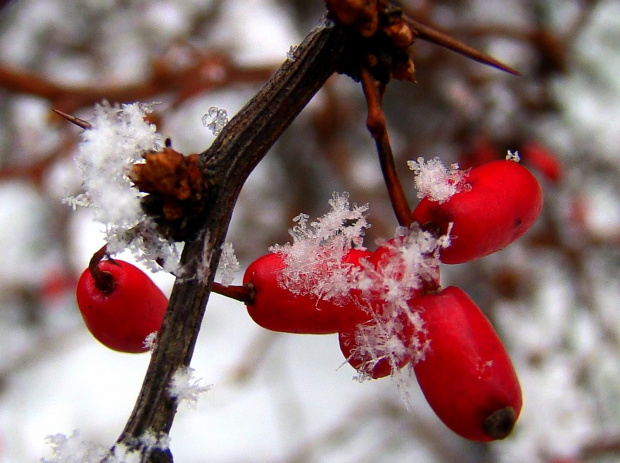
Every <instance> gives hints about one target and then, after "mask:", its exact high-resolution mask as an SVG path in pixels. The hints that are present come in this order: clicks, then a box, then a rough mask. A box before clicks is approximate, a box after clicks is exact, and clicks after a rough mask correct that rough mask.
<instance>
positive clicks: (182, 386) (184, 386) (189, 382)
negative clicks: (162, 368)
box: [168, 367, 212, 407]
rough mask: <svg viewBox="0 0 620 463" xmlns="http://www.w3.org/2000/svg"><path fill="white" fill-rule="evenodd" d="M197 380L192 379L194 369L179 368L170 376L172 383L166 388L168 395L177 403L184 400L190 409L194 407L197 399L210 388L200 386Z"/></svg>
mask: <svg viewBox="0 0 620 463" xmlns="http://www.w3.org/2000/svg"><path fill="white" fill-rule="evenodd" d="M199 383H200V380H199V379H194V369H193V368H190V367H179V369H178V370H177V371H176V372H175V373H174V375H173V376H172V381H171V382H170V386H169V388H168V394H170V397H173V398H175V399H176V400H177V402H181V401H182V400H185V401H186V402H187V403H188V405H189V406H190V407H195V406H196V402H198V397H199V396H200V395H202V394H204V393H205V392H207V391H208V390H210V389H211V387H212V386H210V385H209V386H201V385H200V384H199Z"/></svg>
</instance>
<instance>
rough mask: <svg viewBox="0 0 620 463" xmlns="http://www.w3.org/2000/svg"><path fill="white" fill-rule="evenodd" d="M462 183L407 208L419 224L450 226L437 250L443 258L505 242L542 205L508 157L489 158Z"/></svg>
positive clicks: (482, 252)
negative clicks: (444, 195)
mask: <svg viewBox="0 0 620 463" xmlns="http://www.w3.org/2000/svg"><path fill="white" fill-rule="evenodd" d="M465 182H466V185H467V187H466V188H465V189H464V190H463V191H461V192H458V193H456V194H454V195H453V196H452V197H451V198H450V199H448V200H447V201H445V202H443V203H440V202H438V201H433V200H431V199H429V198H428V197H427V198H424V199H422V201H420V203H419V204H418V206H417V207H416V208H415V210H414V211H413V217H414V219H415V220H416V221H418V222H419V223H420V224H422V225H425V226H429V225H430V226H433V227H436V228H437V229H438V231H439V233H441V234H446V233H447V232H448V229H449V226H450V224H451V223H452V224H453V228H452V230H451V231H450V237H451V243H450V246H448V247H447V248H444V249H442V250H441V252H440V259H441V261H442V262H444V263H446V264H459V263H462V262H468V261H470V260H473V259H477V258H479V257H483V256H486V255H488V254H491V253H493V252H496V251H499V250H500V249H502V248H504V247H506V246H508V245H509V244H510V243H512V242H513V241H515V240H516V239H518V238H519V237H520V236H522V235H523V234H524V233H525V232H526V231H527V230H529V228H530V227H531V226H532V225H533V224H534V222H535V221H536V219H537V218H538V216H539V214H540V211H541V209H542V203H543V196H542V190H541V188H540V185H539V184H538V181H537V180H536V178H535V177H534V176H533V175H532V174H531V173H530V171H528V170H527V169H526V168H525V167H523V166H521V165H520V164H518V163H517V162H514V161H507V160H502V161H493V162H489V163H488V164H484V165H482V166H480V167H476V168H474V169H472V170H471V171H470V172H469V173H467V174H466V176H465Z"/></svg>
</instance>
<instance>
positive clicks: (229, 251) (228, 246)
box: [217, 242, 239, 286]
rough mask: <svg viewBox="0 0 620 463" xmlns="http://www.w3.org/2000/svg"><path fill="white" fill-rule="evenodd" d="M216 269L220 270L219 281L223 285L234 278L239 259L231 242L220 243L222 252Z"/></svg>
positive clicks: (228, 283)
mask: <svg viewBox="0 0 620 463" xmlns="http://www.w3.org/2000/svg"><path fill="white" fill-rule="evenodd" d="M217 270H218V272H220V282H221V283H222V284H223V285H224V286H228V285H230V284H231V283H232V282H233V280H234V279H235V273H236V272H238V271H239V261H238V260H237V256H236V255H235V249H234V248H233V245H232V243H229V242H225V243H224V244H223V245H222V254H221V256H220V261H219V263H218V268H217Z"/></svg>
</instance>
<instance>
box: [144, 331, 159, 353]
mask: <svg viewBox="0 0 620 463" xmlns="http://www.w3.org/2000/svg"><path fill="white" fill-rule="evenodd" d="M142 344H143V345H144V347H146V348H147V349H148V350H153V349H154V348H155V345H156V344H157V331H153V332H152V333H149V335H148V336H147V337H146V338H144V342H143V343H142Z"/></svg>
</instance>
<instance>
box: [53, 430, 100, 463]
mask: <svg viewBox="0 0 620 463" xmlns="http://www.w3.org/2000/svg"><path fill="white" fill-rule="evenodd" d="M45 441H46V442H47V443H48V444H49V446H50V447H51V450H52V457H51V458H50V459H47V458H42V459H41V463H89V462H100V461H102V460H103V459H104V458H105V457H107V456H109V455H110V451H109V450H108V449H107V448H106V447H104V446H102V445H99V444H95V443H93V442H88V441H86V440H84V438H83V437H82V435H81V434H80V432H79V431H77V430H76V431H73V433H72V434H71V435H70V436H69V437H67V436H65V435H64V434H55V435H53V436H47V437H46V438H45Z"/></svg>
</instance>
